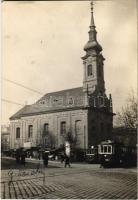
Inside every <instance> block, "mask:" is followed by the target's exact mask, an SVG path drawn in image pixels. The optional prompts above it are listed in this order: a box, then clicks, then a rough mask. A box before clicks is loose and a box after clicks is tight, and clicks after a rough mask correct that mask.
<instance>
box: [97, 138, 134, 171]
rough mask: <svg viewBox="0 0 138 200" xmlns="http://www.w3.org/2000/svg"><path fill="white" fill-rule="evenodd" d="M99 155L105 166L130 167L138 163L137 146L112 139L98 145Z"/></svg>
mask: <svg viewBox="0 0 138 200" xmlns="http://www.w3.org/2000/svg"><path fill="white" fill-rule="evenodd" d="M98 157H99V161H100V163H101V165H102V166H103V167H129V166H136V163H137V152H136V147H131V146H124V145H123V144H122V143H117V142H114V141H111V140H107V141H103V142H101V143H100V144H99V145H98Z"/></svg>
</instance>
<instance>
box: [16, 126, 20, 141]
mask: <svg viewBox="0 0 138 200" xmlns="http://www.w3.org/2000/svg"><path fill="white" fill-rule="evenodd" d="M19 138H20V128H19V127H18V128H16V139H19Z"/></svg>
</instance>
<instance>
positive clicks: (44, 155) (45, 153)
mask: <svg viewBox="0 0 138 200" xmlns="http://www.w3.org/2000/svg"><path fill="white" fill-rule="evenodd" d="M43 163H44V166H45V167H47V166H48V152H47V151H45V152H44V153H43Z"/></svg>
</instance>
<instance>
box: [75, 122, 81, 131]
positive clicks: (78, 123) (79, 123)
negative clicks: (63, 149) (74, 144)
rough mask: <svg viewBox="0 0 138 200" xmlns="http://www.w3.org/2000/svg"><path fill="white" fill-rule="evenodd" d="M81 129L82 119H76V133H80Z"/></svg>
mask: <svg viewBox="0 0 138 200" xmlns="http://www.w3.org/2000/svg"><path fill="white" fill-rule="evenodd" d="M80 131H81V120H76V121H75V132H76V134H79V133H80Z"/></svg>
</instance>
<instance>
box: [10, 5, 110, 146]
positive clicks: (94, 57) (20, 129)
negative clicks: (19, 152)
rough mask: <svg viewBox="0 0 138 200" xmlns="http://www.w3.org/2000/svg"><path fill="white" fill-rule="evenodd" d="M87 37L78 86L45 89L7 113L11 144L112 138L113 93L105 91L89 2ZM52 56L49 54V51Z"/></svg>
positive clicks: (83, 143)
mask: <svg viewBox="0 0 138 200" xmlns="http://www.w3.org/2000/svg"><path fill="white" fill-rule="evenodd" d="M88 35H89V39H88V42H87V43H86V45H85V46H84V51H85V55H84V56H83V57H82V67H83V70H84V75H83V82H82V86H81V87H77V88H70V89H66V90H62V91H57V92H52V93H47V94H45V95H44V96H42V97H41V98H40V99H39V100H38V101H37V102H36V103H34V104H32V105H25V106H24V107H23V108H22V109H20V110H19V111H18V112H17V113H15V114H14V115H13V116H11V117H10V133H11V134H10V135H11V139H10V141H11V143H10V148H11V149H16V148H19V147H25V145H26V144H30V145H31V147H38V146H39V147H43V148H48V147H49V148H58V147H60V146H61V145H64V144H65V142H66V141H72V143H74V145H75V147H76V148H79V149H87V148H89V147H90V146H92V145H96V144H99V142H101V141H102V140H106V139H111V137H112V127H113V115H114V114H113V107H112V97H111V94H109V96H107V95H106V90H105V81H104V60H105V58H104V57H103V55H102V47H101V45H100V44H99V43H98V41H97V31H96V26H95V22H94V16H93V4H92V3H91V20H90V26H89V32H88ZM51 56H52V55H51Z"/></svg>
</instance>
